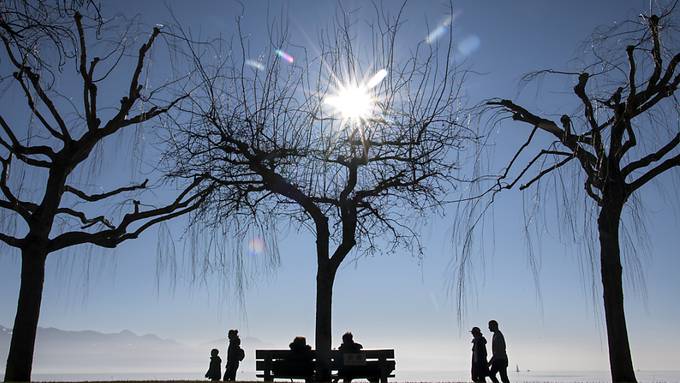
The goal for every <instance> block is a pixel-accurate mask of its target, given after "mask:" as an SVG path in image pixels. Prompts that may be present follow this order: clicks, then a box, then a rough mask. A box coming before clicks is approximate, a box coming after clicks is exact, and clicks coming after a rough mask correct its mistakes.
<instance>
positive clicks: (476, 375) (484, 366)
mask: <svg viewBox="0 0 680 383" xmlns="http://www.w3.org/2000/svg"><path fill="white" fill-rule="evenodd" d="M470 332H471V333H472V381H473V382H475V383H478V382H486V376H488V375H489V369H488V363H487V361H486V339H484V337H483V336H482V330H480V329H479V327H473V328H472V331H470Z"/></svg>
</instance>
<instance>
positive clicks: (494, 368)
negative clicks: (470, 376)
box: [489, 361, 498, 383]
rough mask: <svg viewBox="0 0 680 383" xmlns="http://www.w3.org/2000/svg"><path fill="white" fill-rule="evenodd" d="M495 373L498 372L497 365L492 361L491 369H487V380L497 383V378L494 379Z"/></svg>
mask: <svg viewBox="0 0 680 383" xmlns="http://www.w3.org/2000/svg"><path fill="white" fill-rule="evenodd" d="M497 372H498V363H496V361H494V362H493V363H491V368H490V369H489V379H491V381H492V382H493V383H498V378H496V373H497Z"/></svg>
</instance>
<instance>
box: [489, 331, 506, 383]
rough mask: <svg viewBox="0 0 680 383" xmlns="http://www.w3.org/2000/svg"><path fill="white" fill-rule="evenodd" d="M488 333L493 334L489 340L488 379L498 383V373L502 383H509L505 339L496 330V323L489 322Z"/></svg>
mask: <svg viewBox="0 0 680 383" xmlns="http://www.w3.org/2000/svg"><path fill="white" fill-rule="evenodd" d="M489 331H491V332H492V333H493V338H492V340H491V352H492V355H491V359H490V360H489V367H491V368H490V369H489V377H490V378H491V381H492V382H493V383H498V379H497V378H496V373H497V372H500V374H501V380H502V381H503V383H510V379H508V354H507V353H506V352H505V337H503V333H502V332H501V330H499V329H498V322H496V321H495V320H490V321H489Z"/></svg>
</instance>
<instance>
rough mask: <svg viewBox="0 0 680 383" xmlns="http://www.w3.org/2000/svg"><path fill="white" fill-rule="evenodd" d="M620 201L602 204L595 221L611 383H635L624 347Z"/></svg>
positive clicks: (625, 344)
mask: <svg viewBox="0 0 680 383" xmlns="http://www.w3.org/2000/svg"><path fill="white" fill-rule="evenodd" d="M624 202H625V201H624V200H621V201H613V202H608V203H607V202H605V203H604V205H603V206H602V210H601V211H600V216H599V217H598V220H597V226H598V231H599V235H600V267H601V270H600V271H601V274H602V288H603V298H604V313H605V321H606V323H607V341H608V343H609V365H610V368H611V375H612V381H613V382H615V383H616V382H637V380H636V378H635V371H634V370H633V360H632V357H631V354H630V345H629V343H628V330H627V329H626V314H625V312H624V307H623V284H622V267H621V250H620V247H619V225H620V220H621V211H622V210H623V204H624Z"/></svg>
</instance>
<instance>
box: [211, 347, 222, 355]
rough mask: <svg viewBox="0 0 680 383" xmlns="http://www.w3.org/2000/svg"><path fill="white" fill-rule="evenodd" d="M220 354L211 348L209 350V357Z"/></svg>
mask: <svg viewBox="0 0 680 383" xmlns="http://www.w3.org/2000/svg"><path fill="white" fill-rule="evenodd" d="M219 353H220V350H218V349H216V348H213V349H212V350H210V356H217V355H218V354H219Z"/></svg>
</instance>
